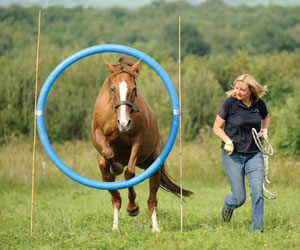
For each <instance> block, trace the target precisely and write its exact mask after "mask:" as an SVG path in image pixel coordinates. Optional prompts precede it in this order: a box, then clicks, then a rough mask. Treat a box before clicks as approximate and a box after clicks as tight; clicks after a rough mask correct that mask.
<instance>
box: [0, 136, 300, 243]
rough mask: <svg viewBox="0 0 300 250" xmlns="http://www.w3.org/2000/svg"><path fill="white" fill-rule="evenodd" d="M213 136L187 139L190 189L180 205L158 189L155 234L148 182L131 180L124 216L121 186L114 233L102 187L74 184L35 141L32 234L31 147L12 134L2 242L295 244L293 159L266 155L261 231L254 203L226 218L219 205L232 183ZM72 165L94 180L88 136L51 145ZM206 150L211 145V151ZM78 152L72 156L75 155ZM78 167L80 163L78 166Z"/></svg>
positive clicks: (172, 165) (1, 209)
mask: <svg viewBox="0 0 300 250" xmlns="http://www.w3.org/2000/svg"><path fill="white" fill-rule="evenodd" d="M218 145H219V141H218V140H216V139H214V138H213V139H211V138H210V139H201V140H199V141H198V142H194V143H189V144H184V145H183V155H184V158H183V159H184V161H183V162H184V164H183V171H184V179H183V183H184V187H185V188H188V189H191V190H192V191H194V192H195V196H193V197H191V198H187V199H186V202H185V203H184V204H183V233H181V231H180V200H179V199H178V198H176V197H175V196H174V195H172V194H170V193H166V192H164V191H159V193H158V201H159V204H158V222H159V226H160V229H161V233H159V234H158V233H152V231H151V230H152V228H151V225H152V222H151V218H150V216H149V213H148V209H147V198H148V181H147V180H146V181H145V182H143V183H141V184H138V185H137V186H136V192H137V201H138V202H139V204H140V214H139V215H138V216H137V217H133V218H132V217H129V216H127V214H126V212H125V209H126V205H127V190H121V191H120V192H121V194H122V198H123V207H122V209H121V212H120V221H119V223H120V229H121V232H120V233H116V232H112V230H111V229H112V222H113V209H112V205H111V201H110V195H109V193H108V192H107V191H104V190H96V189H91V188H88V187H85V186H82V185H80V184H77V183H75V182H74V181H72V180H70V179H69V178H67V177H65V176H64V175H63V174H62V173H60V172H59V171H58V170H57V169H56V168H55V167H54V166H53V165H52V163H51V162H50V161H49V160H48V159H47V157H46V156H45V154H44V152H43V150H42V148H41V147H40V145H38V148H37V165H36V182H35V183H36V185H35V206H34V233H33V236H32V237H31V236H30V207H31V164H32V163H31V157H32V152H31V146H30V144H29V143H24V141H18V140H16V141H13V142H11V143H10V144H7V145H5V146H2V147H1V148H0V187H1V189H0V249H299V248H300V217H299V208H300V196H299V191H300V184H299V180H300V178H299V177H300V174H299V166H298V165H297V163H295V162H293V161H292V159H285V160H284V161H281V162H280V157H279V156H278V157H277V158H275V157H276V156H275V157H274V160H272V161H271V162H270V179H271V181H273V182H272V184H271V185H270V186H268V187H269V189H270V191H271V192H274V193H275V194H276V195H277V196H278V199H277V200H275V201H270V200H266V201H265V216H264V222H265V232H264V233H263V234H261V233H258V232H253V233H250V232H249V227H250V218H251V214H250V212H251V208H250V195H249V189H247V201H246V203H245V204H244V205H243V206H242V207H241V208H239V209H237V210H235V211H234V214H233V218H232V221H231V222H230V223H224V222H222V220H221V214H220V211H221V209H222V205H223V199H224V197H225V195H226V194H227V193H228V192H229V190H230V187H229V185H228V183H227V181H226V178H225V177H224V173H223V170H222V165H221V162H220V153H219V150H218ZM53 147H54V148H55V150H57V152H58V154H59V155H60V157H61V158H62V159H63V160H64V161H65V162H66V163H67V164H69V165H70V166H71V167H72V168H74V169H75V170H76V171H78V172H80V173H81V174H85V175H86V176H88V177H90V178H92V177H93V178H94V179H96V176H97V175H98V176H99V179H100V175H99V173H98V169H97V164H96V154H95V151H94V150H93V148H92V146H91V145H90V143H89V142H76V143H65V144H64V145H59V144H58V145H54V146H53ZM210 149H214V150H212V151H210ZM178 151H179V149H178V145H175V147H174V150H173V151H172V153H171V155H170V157H169V158H168V169H169V172H170V173H171V175H172V176H174V177H175V180H176V182H177V183H179V181H178V179H179V174H178V173H179V167H178V162H179V161H178V157H177V155H178ZM75 156H76V157H75ZM76 166H79V167H76Z"/></svg>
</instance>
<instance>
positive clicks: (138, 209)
mask: <svg viewBox="0 0 300 250" xmlns="http://www.w3.org/2000/svg"><path fill="white" fill-rule="evenodd" d="M139 212H140V208H139V206H137V207H136V208H135V209H133V210H129V209H128V208H126V213H127V214H128V215H129V216H137V215H138V214H139Z"/></svg>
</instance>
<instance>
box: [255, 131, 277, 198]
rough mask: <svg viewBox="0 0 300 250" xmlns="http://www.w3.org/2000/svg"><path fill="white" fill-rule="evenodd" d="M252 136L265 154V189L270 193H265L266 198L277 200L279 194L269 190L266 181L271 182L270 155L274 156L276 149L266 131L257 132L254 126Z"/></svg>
mask: <svg viewBox="0 0 300 250" xmlns="http://www.w3.org/2000/svg"><path fill="white" fill-rule="evenodd" d="M252 136H253V139H254V141H255V144H256V146H257V147H258V148H259V150H260V151H261V152H262V154H263V158H264V182H263V189H264V191H265V192H266V193H267V194H269V195H270V196H266V195H264V197H265V198H266V199H270V200H275V199H276V198H277V196H276V195H275V194H273V193H271V192H270V191H269V190H267V189H266V187H265V183H266V182H267V183H268V184H270V183H271V181H270V180H269V179H268V173H269V156H272V155H273V153H274V151H273V148H272V145H271V143H270V140H269V137H268V135H267V133H266V132H263V131H260V132H259V133H257V131H256V129H255V128H252Z"/></svg>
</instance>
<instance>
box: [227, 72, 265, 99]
mask: <svg viewBox="0 0 300 250" xmlns="http://www.w3.org/2000/svg"><path fill="white" fill-rule="evenodd" d="M238 81H241V82H243V83H246V84H247V86H248V88H249V90H250V92H251V101H252V102H257V101H258V100H259V98H261V97H263V96H264V95H265V94H267V92H268V89H267V86H261V85H260V84H259V83H258V82H257V81H256V79H255V78H254V77H253V76H252V75H250V74H243V75H240V76H239V77H237V78H236V79H235V81H234V82H233V85H232V88H231V90H229V91H228V92H226V94H227V96H228V97H233V98H236V90H235V84H236V82H238Z"/></svg>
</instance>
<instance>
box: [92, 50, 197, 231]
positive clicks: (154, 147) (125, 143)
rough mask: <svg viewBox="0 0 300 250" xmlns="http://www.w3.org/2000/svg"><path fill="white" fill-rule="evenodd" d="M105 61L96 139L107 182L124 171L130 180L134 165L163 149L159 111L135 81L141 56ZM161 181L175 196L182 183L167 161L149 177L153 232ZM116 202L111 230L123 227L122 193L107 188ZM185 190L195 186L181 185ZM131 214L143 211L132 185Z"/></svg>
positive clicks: (148, 162) (94, 122) (142, 165)
mask: <svg viewBox="0 0 300 250" xmlns="http://www.w3.org/2000/svg"><path fill="white" fill-rule="evenodd" d="M104 61H105V64H106V67H107V68H108V70H109V75H108V76H107V78H106V79H105V81H104V83H103V85H102V87H101V89H100V92H99V94H98V97H97V99H96V103H95V106H94V112H93V120H92V126H91V128H92V143H93V145H94V147H95V148H96V150H97V151H98V154H97V158H98V164H99V168H100V171H101V174H102V180H103V181H104V182H113V181H115V179H116V176H117V175H120V174H122V173H123V171H124V167H125V166H127V169H126V171H125V174H124V177H125V179H126V180H128V179H130V178H133V177H134V176H135V167H136V166H138V167H139V168H141V169H144V170H145V169H147V168H148V167H149V166H150V165H151V164H152V163H153V162H154V161H155V159H156V158H157V157H158V156H159V154H160V153H161V151H162V149H163V141H162V138H161V135H160V129H159V125H158V122H157V119H156V117H155V114H154V112H153V110H152V109H151V107H150V106H149V104H148V103H147V101H146V100H145V99H144V98H143V97H142V95H141V93H140V92H139V90H138V89H137V86H136V78H137V76H138V73H139V64H140V61H141V60H139V61H137V62H133V61H132V60H131V59H129V58H128V57H125V56H122V57H120V58H119V61H118V63H117V64H114V65H112V64H110V63H109V62H107V61H106V60H104ZM159 187H162V189H164V190H166V191H169V192H171V193H173V194H175V195H177V196H179V194H180V187H179V186H178V185H176V184H175V183H173V181H172V179H171V177H169V175H168V173H167V172H166V169H165V166H164V163H163V164H162V165H161V166H160V168H159V169H158V170H157V171H156V172H155V173H154V174H153V175H152V176H151V177H149V197H148V208H149V212H150V215H151V217H152V224H153V229H152V231H153V232H159V231H160V230H159V227H158V222H157V218H156V210H157V203H158V202H157V197H156V195H157V192H158V189H159ZM108 191H109V192H110V194H111V200H112V204H113V208H114V219H113V228H112V230H113V231H114V230H116V231H119V211H120V208H121V203H122V199H121V196H120V193H119V191H118V190H108ZM182 194H183V196H191V195H192V194H193V192H192V191H189V190H185V189H183V190H182ZM128 199H129V201H128V206H127V209H126V212H127V214H128V215H129V216H136V215H137V214H138V213H139V205H138V203H137V202H136V201H135V199H136V192H135V189H134V187H130V188H128Z"/></svg>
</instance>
